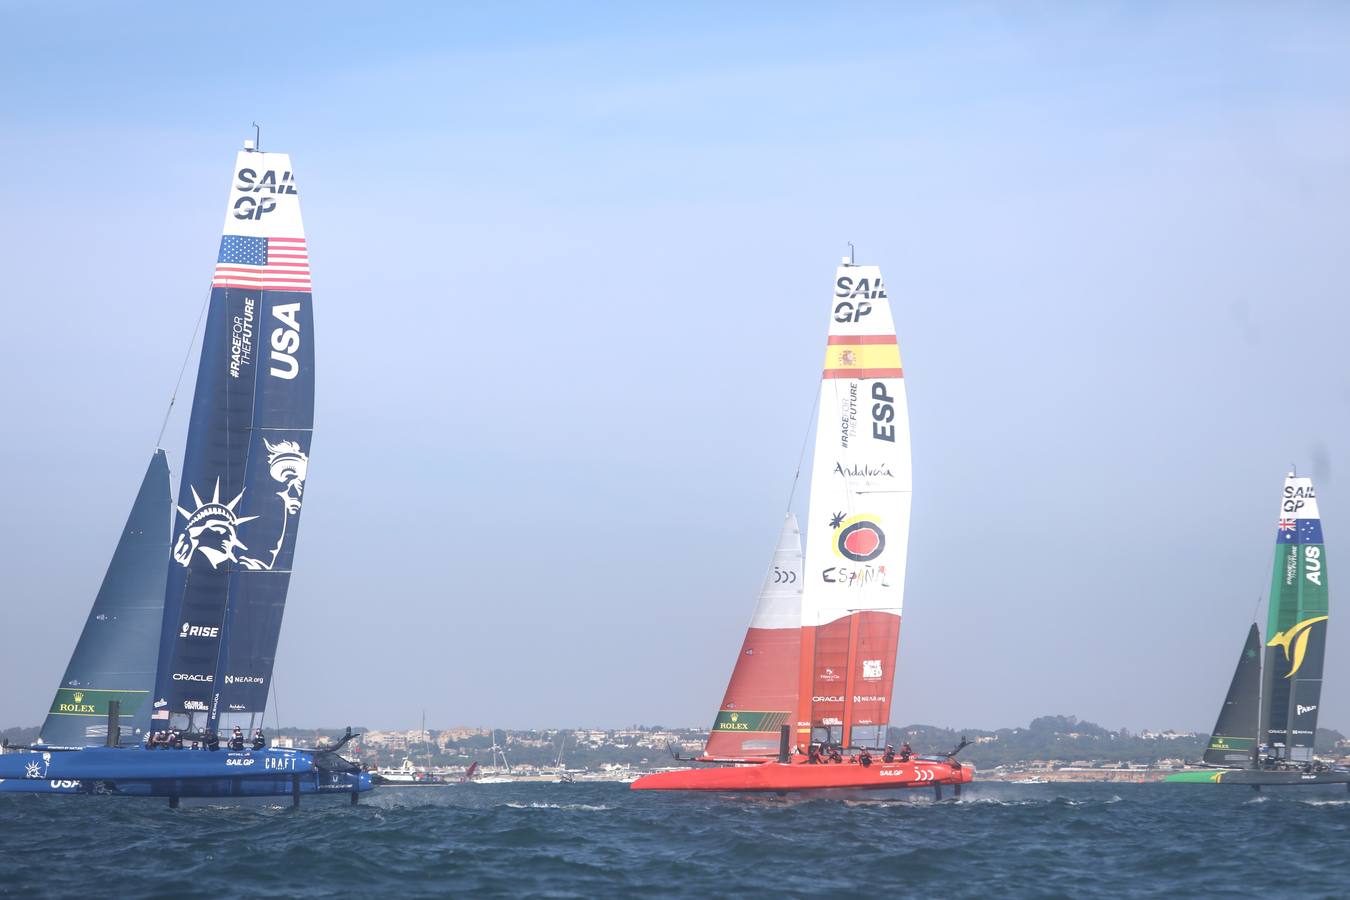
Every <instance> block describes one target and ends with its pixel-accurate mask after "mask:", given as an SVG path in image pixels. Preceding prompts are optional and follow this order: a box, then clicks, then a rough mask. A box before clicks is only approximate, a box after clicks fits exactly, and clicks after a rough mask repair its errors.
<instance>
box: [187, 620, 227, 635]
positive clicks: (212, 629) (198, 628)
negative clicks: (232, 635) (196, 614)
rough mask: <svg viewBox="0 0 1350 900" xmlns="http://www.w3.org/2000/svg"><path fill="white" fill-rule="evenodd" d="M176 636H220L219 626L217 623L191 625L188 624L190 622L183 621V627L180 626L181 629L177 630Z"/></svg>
mask: <svg viewBox="0 0 1350 900" xmlns="http://www.w3.org/2000/svg"><path fill="white" fill-rule="evenodd" d="M178 636H179V637H180V638H190V637H204V638H215V637H220V626H219V625H192V624H190V623H188V622H184V623H183V628H182V630H181V631H179V633H178Z"/></svg>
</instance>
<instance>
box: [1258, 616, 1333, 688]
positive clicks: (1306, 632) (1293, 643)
mask: <svg viewBox="0 0 1350 900" xmlns="http://www.w3.org/2000/svg"><path fill="white" fill-rule="evenodd" d="M1326 620H1327V617H1326V616H1314V617H1313V618H1311V619H1304V620H1303V621H1302V622H1299V623H1298V624H1297V625H1295V626H1294V627H1293V628H1290V629H1289V630H1288V631H1280V632H1277V633H1276V635H1275V636H1274V637H1273V638H1271V639H1270V641H1269V643H1267V644H1266V646H1267V647H1279V648H1280V649H1281V650H1283V651H1284V660H1285V662H1287V663H1289V674H1288V675H1286V676H1284V677H1285V678H1293V677H1294V674H1295V673H1297V672H1298V670H1299V668H1300V667H1302V665H1303V656H1304V654H1306V653H1307V652H1308V638H1309V637H1310V636H1311V635H1312V628H1313V626H1314V625H1316V624H1317V623H1318V622H1325V621H1326Z"/></svg>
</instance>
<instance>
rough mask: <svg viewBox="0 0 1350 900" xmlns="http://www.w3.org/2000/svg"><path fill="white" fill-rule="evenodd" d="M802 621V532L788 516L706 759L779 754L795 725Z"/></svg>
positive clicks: (710, 737) (719, 712)
mask: <svg viewBox="0 0 1350 900" xmlns="http://www.w3.org/2000/svg"><path fill="white" fill-rule="evenodd" d="M801 622H802V541H801V531H800V529H799V528H798V527H797V517H796V516H794V515H792V514H790V513H789V514H788V516H787V518H786V519H785V520H784V522H783V530H782V531H781V532H780V533H779V535H778V545H777V547H776V548H775V549H774V552H773V563H772V564H771V565H770V566H769V571H768V572H767V573H766V574H765V576H764V585H763V587H762V588H761V589H760V592H759V603H758V604H757V605H756V606H755V614H754V616H753V617H752V618H751V619H750V627H749V629H747V630H746V633H745V642H744V643H743V644H741V652H740V655H738V656H737V657H736V666H735V668H734V669H733V670H732V672H731V681H730V683H728V684H727V692H726V696H725V697H723V699H722V706H721V708H720V709H719V710H718V711H717V720H716V721H715V722H714V723H713V727H712V730H711V731H710V732H709V734H708V743H707V746H706V748H705V750H704V752H705V754H706V755H707V756H710V757H719V758H729V759H736V758H744V757H754V756H774V755H776V754H777V753H778V744H779V733H780V730H781V729H782V727H783V726H784V725H788V724H790V723H791V720H792V717H793V716H794V715H795V713H796V708H797V666H798V664H799V656H800V652H801Z"/></svg>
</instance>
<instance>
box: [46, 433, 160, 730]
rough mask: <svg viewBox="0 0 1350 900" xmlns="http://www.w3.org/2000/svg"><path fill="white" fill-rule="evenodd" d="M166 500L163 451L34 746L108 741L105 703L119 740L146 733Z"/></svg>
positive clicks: (157, 455)
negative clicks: (113, 707) (112, 705)
mask: <svg viewBox="0 0 1350 900" xmlns="http://www.w3.org/2000/svg"><path fill="white" fill-rule="evenodd" d="M169 498H170V493H169V464H168V462H167V461H166V460H165V458H164V451H163V450H156V451H155V454H154V456H152V457H151V458H150V465H149V466H148V467H147V468H146V470H145V477H144V478H143V479H142V480H141V489H140V491H139V492H138V493H137V494H136V502H135V503H134V504H133V505H132V507H131V514H130V515H129V516H128V517H127V523H126V526H125V527H124V528H123V529H122V537H121V539H120V540H119V541H118V542H117V549H116V550H115V551H114V552H113V557H112V561H111V562H109V563H108V571H107V574H105V575H104V576H103V584H102V585H101V586H100V587H99V589H98V595H97V596H96V597H95V598H94V606H93V609H91V610H89V618H88V620H86V621H85V623H84V631H82V632H81V633H80V640H79V643H77V644H76V645H75V652H74V653H73V654H71V657H70V664H69V665H67V666H66V674H65V676H64V677H63V678H62V679H61V686H60V687H59V688H57V690H56V697H55V698H54V699H53V700H52V706H51V709H50V711H48V713H47V721H45V722H44V723H42V731H41V733H40V736H39V738H38V741H39V742H40V743H42V744H45V745H46V746H49V747H86V746H91V745H95V744H102V743H103V742H104V741H105V740H106V739H107V735H108V701H110V700H116V701H118V702H119V704H120V707H121V716H120V720H119V723H120V725H121V728H122V734H123V736H124V738H127V739H130V740H132V741H135V740H138V739H139V737H140V735H141V733H142V732H144V731H145V730H146V728H147V727H148V726H149V724H150V691H151V690H152V689H153V688H154V686H155V651H156V648H157V647H158V646H159V630H160V622H161V619H162V618H163V615H164V576H165V571H164V561H165V560H166V559H167V558H168V556H169V505H170V504H169Z"/></svg>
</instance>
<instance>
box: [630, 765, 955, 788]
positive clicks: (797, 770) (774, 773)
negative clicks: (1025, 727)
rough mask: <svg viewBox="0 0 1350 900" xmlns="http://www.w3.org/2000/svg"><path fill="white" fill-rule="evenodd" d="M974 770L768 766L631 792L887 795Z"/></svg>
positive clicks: (654, 783)
mask: <svg viewBox="0 0 1350 900" xmlns="http://www.w3.org/2000/svg"><path fill="white" fill-rule="evenodd" d="M973 772H974V770H973V769H972V768H971V767H970V766H961V767H960V768H959V769H958V768H953V767H952V766H950V765H948V764H947V763H945V762H927V761H923V760H919V761H916V762H907V763H902V762H894V763H884V762H880V761H876V762H873V763H872V765H870V766H862V765H859V764H858V763H854V762H849V763H833V764H831V763H826V764H822V765H811V764H809V763H806V762H791V763H780V762H778V761H776V760H775V761H774V762H767V763H763V764H761V765H757V766H727V767H720V768H715V769H684V770H681V771H678V772H657V773H656V774H654V775H644V776H643V777H641V778H639V779H638V780H637V781H635V782H633V783H632V785H631V787H632V789H633V790H635V791H779V792H781V791H822V790H832V789H836V788H847V789H849V790H888V789H894V788H921V787H932V786H933V785H938V784H965V783H966V782H968V781H970V779H971V777H972V775H973Z"/></svg>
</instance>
